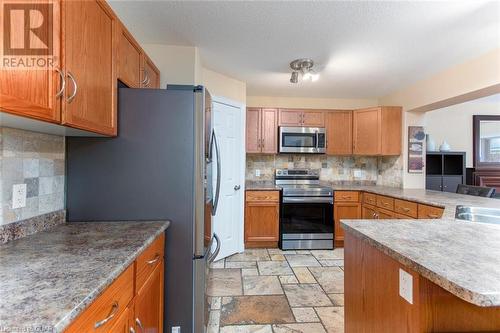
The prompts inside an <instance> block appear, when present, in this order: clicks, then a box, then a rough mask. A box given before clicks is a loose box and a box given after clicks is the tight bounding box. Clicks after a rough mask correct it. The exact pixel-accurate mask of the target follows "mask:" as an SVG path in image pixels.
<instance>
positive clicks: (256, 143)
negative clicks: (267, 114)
mask: <svg viewBox="0 0 500 333" xmlns="http://www.w3.org/2000/svg"><path fill="white" fill-rule="evenodd" d="M260 116H261V110H260V109H255V108H248V109H247V116H246V119H247V120H246V142H245V145H246V152H247V153H250V154H251V153H260V152H261V150H260V136H261V120H260Z"/></svg>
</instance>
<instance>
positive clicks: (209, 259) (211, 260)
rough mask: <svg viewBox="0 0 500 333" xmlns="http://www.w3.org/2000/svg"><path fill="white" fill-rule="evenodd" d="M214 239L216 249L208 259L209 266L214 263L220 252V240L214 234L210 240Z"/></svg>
mask: <svg viewBox="0 0 500 333" xmlns="http://www.w3.org/2000/svg"><path fill="white" fill-rule="evenodd" d="M213 239H215V241H216V242H217V247H216V248H215V251H214V253H212V254H211V255H210V256H209V257H208V263H209V264H211V263H213V262H214V260H215V258H217V256H218V255H219V251H220V245H221V243H220V239H219V236H217V234H216V233H215V232H214V236H213V238H212V240H213ZM210 244H212V242H210ZM210 248H211V246H210V247H209V249H210Z"/></svg>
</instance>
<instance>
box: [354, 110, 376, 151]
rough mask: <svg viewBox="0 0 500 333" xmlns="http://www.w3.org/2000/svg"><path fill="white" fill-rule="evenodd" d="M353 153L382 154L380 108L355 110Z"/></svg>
mask: <svg viewBox="0 0 500 333" xmlns="http://www.w3.org/2000/svg"><path fill="white" fill-rule="evenodd" d="M353 153H354V154H355V155H378V154H380V109H379V108H371V109H363V110H354V111H353Z"/></svg>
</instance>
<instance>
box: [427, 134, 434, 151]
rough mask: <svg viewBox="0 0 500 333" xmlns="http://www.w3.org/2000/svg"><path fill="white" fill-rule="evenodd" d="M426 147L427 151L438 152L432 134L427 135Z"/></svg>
mask: <svg viewBox="0 0 500 333" xmlns="http://www.w3.org/2000/svg"><path fill="white" fill-rule="evenodd" d="M425 147H426V150H427V151H436V142H434V140H433V139H432V137H431V135H430V134H426V135H425Z"/></svg>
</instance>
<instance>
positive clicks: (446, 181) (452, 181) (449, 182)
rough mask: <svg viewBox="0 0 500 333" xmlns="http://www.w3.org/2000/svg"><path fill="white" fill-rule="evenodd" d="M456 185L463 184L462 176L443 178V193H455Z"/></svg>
mask: <svg viewBox="0 0 500 333" xmlns="http://www.w3.org/2000/svg"><path fill="white" fill-rule="evenodd" d="M458 184H463V181H462V176H443V192H450V193H457V187H458Z"/></svg>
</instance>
